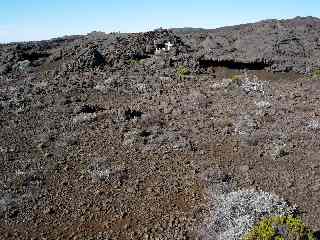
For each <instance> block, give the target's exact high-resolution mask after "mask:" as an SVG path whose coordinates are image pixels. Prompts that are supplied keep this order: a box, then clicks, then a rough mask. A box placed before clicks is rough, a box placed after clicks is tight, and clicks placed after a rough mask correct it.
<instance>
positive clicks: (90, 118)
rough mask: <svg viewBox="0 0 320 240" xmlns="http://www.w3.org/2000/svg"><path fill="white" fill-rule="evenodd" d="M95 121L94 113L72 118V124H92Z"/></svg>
mask: <svg viewBox="0 0 320 240" xmlns="http://www.w3.org/2000/svg"><path fill="white" fill-rule="evenodd" d="M96 119H97V114H96V113H81V114H79V115H77V116H76V117H74V118H73V120H72V121H73V123H83V122H92V121H95V120H96Z"/></svg>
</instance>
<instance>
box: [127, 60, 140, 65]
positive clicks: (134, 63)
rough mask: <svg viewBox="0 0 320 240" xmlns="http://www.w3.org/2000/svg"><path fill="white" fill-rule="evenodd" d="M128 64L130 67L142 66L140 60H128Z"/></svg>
mask: <svg viewBox="0 0 320 240" xmlns="http://www.w3.org/2000/svg"><path fill="white" fill-rule="evenodd" d="M128 63H129V64H130V65H138V64H142V60H136V59H130V60H129V61H128Z"/></svg>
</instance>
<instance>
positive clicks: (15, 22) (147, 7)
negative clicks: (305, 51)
mask: <svg viewBox="0 0 320 240" xmlns="http://www.w3.org/2000/svg"><path fill="white" fill-rule="evenodd" d="M0 11H1V13H0V42H11V41H27V40H40V39H49V38H53V37H58V36H63V35H71V34H84V33H88V32H91V31H93V30H97V31H98V30H99V31H104V32H113V31H121V32H139V31H146V30H153V29H155V28H158V27H163V28H170V27H203V28H216V27H220V26H225V25H234V24H240V23H247V22H255V21H259V20H263V19H271V18H277V19H283V18H292V17H295V16H315V17H320V0H161V1H160V0H1V2H0Z"/></svg>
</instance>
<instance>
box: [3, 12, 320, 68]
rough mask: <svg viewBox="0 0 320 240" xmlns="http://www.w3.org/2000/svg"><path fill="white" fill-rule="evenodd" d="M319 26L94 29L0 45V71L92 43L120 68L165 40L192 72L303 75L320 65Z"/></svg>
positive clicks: (315, 22) (272, 23)
mask: <svg viewBox="0 0 320 240" xmlns="http://www.w3.org/2000/svg"><path fill="white" fill-rule="evenodd" d="M319 28H320V20H319V19H317V18H313V17H306V18H300V17H298V18H295V19H292V20H267V21H262V22H258V23H255V24H244V25H239V26H234V27H225V28H219V29H214V30H202V29H196V31H193V30H190V29H185V30H183V29H181V30H178V29H173V30H169V31H167V30H157V31H155V32H148V33H138V34H117V33H113V34H104V33H97V32H93V33H91V34H89V35H87V36H82V37H81V36H74V37H69V38H65V39H64V38H61V39H54V40H49V41H41V42H30V43H13V44H8V45H0V49H1V53H0V69H1V72H2V73H3V74H4V73H7V72H10V71H12V70H14V69H15V68H16V66H15V64H16V63H17V62H19V61H24V60H28V61H31V65H32V66H41V65H43V64H45V63H47V65H48V62H55V61H57V60H60V59H62V58H63V60H64V61H65V60H68V59H69V58H70V57H72V56H76V55H77V54H81V51H86V50H83V49H84V48H86V47H88V46H91V45H93V47H97V48H98V49H99V52H100V53H101V54H102V55H103V56H104V57H105V60H106V63H107V66H110V67H115V68H121V67H122V66H124V61H125V60H129V59H133V60H139V59H144V58H148V57H149V55H150V54H151V55H152V54H154V51H155V45H157V46H160V47H164V43H165V42H166V41H171V42H172V43H174V45H175V50H176V51H175V52H174V53H173V54H172V55H173V56H171V57H170V60H171V61H173V62H179V63H183V62H184V61H185V59H187V62H190V61H191V62H193V63H192V64H191V65H190V67H192V68H193V70H194V71H196V70H199V69H198V68H199V67H200V68H201V67H208V66H210V65H211V66H227V67H228V66H231V67H235V68H236V67H237V65H238V66H239V68H246V67H248V68H251V69H254V68H257V69H260V68H265V69H267V70H270V71H275V72H288V71H294V72H298V73H306V74H308V73H311V72H312V71H313V70H314V69H317V68H319V67H320V62H319V55H320V39H319V31H320V30H319ZM91 47H92V46H91ZM185 55H187V56H185ZM49 65H50V64H49ZM94 65H95V64H94ZM92 67H93V66H92Z"/></svg>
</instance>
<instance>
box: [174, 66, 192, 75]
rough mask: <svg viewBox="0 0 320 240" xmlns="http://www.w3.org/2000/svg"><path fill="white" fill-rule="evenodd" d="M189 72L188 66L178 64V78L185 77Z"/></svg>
mask: <svg viewBox="0 0 320 240" xmlns="http://www.w3.org/2000/svg"><path fill="white" fill-rule="evenodd" d="M189 74H190V70H189V68H187V67H185V66H179V67H178V68H177V75H178V77H179V78H183V77H186V76H188V75H189Z"/></svg>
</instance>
